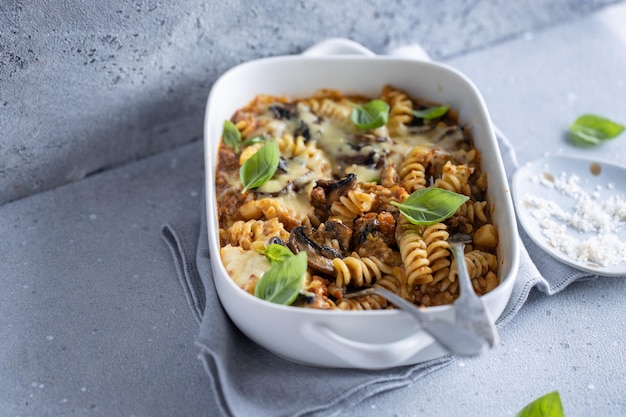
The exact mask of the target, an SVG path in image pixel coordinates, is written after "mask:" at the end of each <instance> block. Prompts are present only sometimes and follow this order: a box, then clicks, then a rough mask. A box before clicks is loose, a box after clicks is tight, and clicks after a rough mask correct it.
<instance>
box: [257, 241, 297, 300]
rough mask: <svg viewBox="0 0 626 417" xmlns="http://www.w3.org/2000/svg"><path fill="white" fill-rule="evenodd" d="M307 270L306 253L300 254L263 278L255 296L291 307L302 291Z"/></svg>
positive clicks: (276, 267) (273, 269) (266, 273)
mask: <svg viewBox="0 0 626 417" xmlns="http://www.w3.org/2000/svg"><path fill="white" fill-rule="evenodd" d="M270 246H271V245H270ZM306 268H307V255H306V252H300V253H298V254H297V255H295V256H290V257H288V258H287V260H285V261H283V262H278V263H276V264H275V265H273V266H272V267H271V268H270V269H269V271H267V272H265V273H264V274H263V275H262V276H261V279H259V281H258V282H257V284H256V287H255V289H254V295H255V296H256V297H258V298H261V299H263V300H266V301H270V302H272V303H276V304H283V305H290V304H291V303H293V302H294V300H295V299H296V297H297V296H298V294H299V293H300V290H301V289H302V285H303V284H304V273H305V272H306Z"/></svg>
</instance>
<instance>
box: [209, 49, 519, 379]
mask: <svg viewBox="0 0 626 417" xmlns="http://www.w3.org/2000/svg"><path fill="white" fill-rule="evenodd" d="M330 45H331V46H332V47H331V48H328V47H327V46H328V44H327V45H326V47H323V48H312V49H311V50H310V52H309V53H305V54H303V55H295V56H281V57H273V58H266V59H260V60H256V61H252V62H247V63H244V64H241V65H238V66H236V67H234V68H233V69H231V70H229V71H228V72H226V73H225V74H224V75H223V76H222V77H220V78H219V79H218V80H217V82H216V83H215V84H214V86H213V88H212V90H211V93H210V95H209V97H208V102H207V109H206V119H205V128H204V129H205V130H204V139H205V167H206V199H207V227H208V239H209V247H210V255H211V260H212V265H213V279H214V281H215V285H216V288H217V292H218V295H219V298H220V301H221V303H222V305H223V307H224V309H225V310H226V312H227V314H228V315H229V316H230V318H231V319H232V320H233V322H234V323H235V325H236V326H237V327H238V328H239V329H240V330H241V331H242V332H243V333H244V334H246V335H247V336H248V337H249V338H250V339H252V340H253V341H255V342H256V343H258V344H259V345H261V346H263V347H265V348H266V349H268V350H269V351H271V352H273V353H274V354H276V355H278V356H281V357H283V358H285V359H288V360H291V361H295V362H299V363H302V364H307V365H314V366H323V367H335V368H341V367H345V368H359V369H384V368H389V367H395V366H403V365H410V364H416V363H420V362H424V361H427V360H430V359H434V358H437V357H441V356H444V355H446V351H445V350H444V349H442V348H441V347H440V346H439V345H438V344H437V343H435V342H434V340H433V339H432V338H431V337H430V336H429V335H428V334H426V333H425V332H423V331H422V330H421V329H420V327H419V325H418V324H417V323H416V322H415V321H414V319H412V318H411V317H410V316H409V315H408V314H406V313H404V312H402V311H401V310H380V311H359V312H346V311H337V310H330V311H328V310H314V309H304V308H296V307H290V306H283V305H277V304H273V303H270V302H267V301H263V300H261V299H258V298H255V297H254V296H252V295H250V294H249V293H247V292H245V291H244V290H242V289H241V288H239V287H238V286H237V285H236V284H235V283H234V282H233V280H232V279H231V278H230V276H229V275H228V273H227V272H226V270H225V268H224V266H223V264H222V262H221V259H220V242H219V234H218V231H219V228H218V222H217V214H216V213H217V211H216V209H217V202H216V196H215V169H216V163H217V162H216V158H217V150H218V146H219V142H220V138H221V135H222V129H223V123H224V120H227V119H230V117H231V116H232V115H233V113H234V112H235V111H236V110H237V109H239V108H241V107H243V106H244V105H246V104H247V103H249V102H250V101H251V100H252V99H253V98H254V97H255V96H256V95H258V94H267V95H275V96H287V97H306V96H310V95H312V94H314V93H315V92H317V91H319V90H321V89H335V90H338V91H341V92H344V93H358V94H361V95H370V96H373V97H374V96H376V95H377V94H378V93H379V91H380V88H381V87H382V86H383V85H385V84H392V85H394V86H396V87H398V88H401V89H403V90H404V91H405V92H407V93H408V94H409V95H411V96H413V97H420V98H423V99H425V100H429V101H432V102H437V103H449V104H450V105H451V108H454V109H456V110H458V113H459V120H460V121H461V122H462V123H468V124H470V125H471V131H472V135H473V138H474V143H475V146H476V148H477V149H478V150H479V151H480V153H481V155H482V168H483V171H485V172H487V174H488V181H489V182H488V190H489V191H488V192H489V203H490V206H491V215H492V218H493V222H494V224H495V225H496V227H497V229H498V232H499V237H500V240H499V247H498V259H499V279H500V284H499V285H498V287H496V288H495V289H494V290H492V291H491V292H489V293H487V294H486V295H484V296H483V300H484V301H485V303H486V305H487V307H488V309H489V311H490V313H491V316H492V317H494V318H497V317H499V316H500V315H501V314H502V312H503V311H504V309H505V307H506V305H507V303H508V301H509V298H510V295H511V292H512V289H513V285H514V281H515V278H516V275H517V271H518V264H519V248H518V234H517V227H516V221H515V214H514V210H513V205H512V201H511V196H510V192H509V185H508V183H507V179H506V175H505V171H504V167H503V164H502V159H501V156H500V152H499V149H498V145H497V141H496V137H495V133H494V129H493V126H492V124H491V120H490V118H489V114H488V111H487V108H486V106H485V103H484V101H483V99H482V97H481V95H480V93H479V91H478V90H477V88H476V87H475V86H474V85H473V84H472V82H471V81H470V80H469V79H468V78H467V77H465V76H464V75H463V74H461V73H460V72H459V71H457V70H455V69H453V68H451V67H449V66H446V65H442V64H439V63H434V62H426V61H418V60H415V59H408V58H397V57H389V56H374V55H373V54H371V53H368V52H367V50H365V49H364V48H363V47H361V46H360V45H358V44H354V43H351V42H341V41H339V42H335V43H331V44H330ZM329 51H330V52H331V53H339V55H324V54H325V53H328V52H329ZM470 122H471V123H470ZM425 311H426V312H427V313H428V314H432V315H435V316H438V317H442V318H444V319H447V320H453V318H454V311H453V307H452V306H451V305H446V306H437V307H428V308H426V309H425Z"/></svg>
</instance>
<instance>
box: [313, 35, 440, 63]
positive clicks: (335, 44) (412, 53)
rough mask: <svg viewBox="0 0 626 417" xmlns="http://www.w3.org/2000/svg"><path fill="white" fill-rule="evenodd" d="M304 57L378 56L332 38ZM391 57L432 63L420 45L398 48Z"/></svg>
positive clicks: (315, 47) (319, 44)
mask: <svg viewBox="0 0 626 417" xmlns="http://www.w3.org/2000/svg"><path fill="white" fill-rule="evenodd" d="M302 55H304V56H331V55H365V56H376V54H375V53H374V52H372V51H370V50H369V49H367V48H366V47H364V46H363V45H361V44H360V43H358V42H355V41H351V40H350V39H345V38H330V39H326V40H324V41H321V42H319V43H316V44H315V45H313V46H311V47H310V48H308V49H306V50H305V51H304V52H302ZM389 55H391V56H397V57H402V58H411V59H417V60H419V61H430V60H431V59H430V56H428V54H427V53H426V51H425V50H424V48H422V46H421V45H420V44H418V43H414V44H410V45H405V46H401V47H398V48H396V49H394V50H393V51H391V53H390V54H389Z"/></svg>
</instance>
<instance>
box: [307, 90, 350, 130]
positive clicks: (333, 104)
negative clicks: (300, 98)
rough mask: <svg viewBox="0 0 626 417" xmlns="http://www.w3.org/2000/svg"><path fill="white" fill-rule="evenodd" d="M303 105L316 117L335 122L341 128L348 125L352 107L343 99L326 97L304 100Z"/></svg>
mask: <svg viewBox="0 0 626 417" xmlns="http://www.w3.org/2000/svg"><path fill="white" fill-rule="evenodd" d="M304 104H306V105H307V106H309V108H310V109H311V110H312V111H313V112H314V113H315V114H317V115H318V116H323V117H327V118H329V119H333V120H334V121H336V122H340V123H341V124H342V125H343V126H349V125H350V113H351V112H352V106H351V105H350V102H349V101H348V100H347V99H345V98H342V99H338V100H336V99H332V98H328V97H319V98H311V99H308V100H305V101H304Z"/></svg>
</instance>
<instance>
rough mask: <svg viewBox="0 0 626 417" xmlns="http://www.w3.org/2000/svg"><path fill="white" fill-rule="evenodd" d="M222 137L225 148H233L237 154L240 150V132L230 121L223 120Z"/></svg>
mask: <svg viewBox="0 0 626 417" xmlns="http://www.w3.org/2000/svg"><path fill="white" fill-rule="evenodd" d="M222 137H223V140H224V143H225V144H226V146H229V147H231V148H233V149H234V150H235V153H238V152H239V148H241V132H240V131H239V129H237V126H235V124H234V123H233V122H231V121H230V120H224V130H223V132H222Z"/></svg>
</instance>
